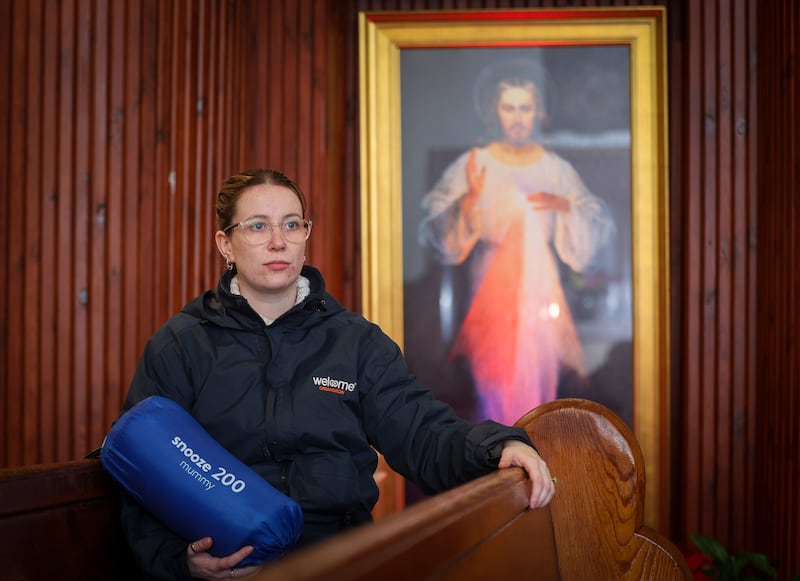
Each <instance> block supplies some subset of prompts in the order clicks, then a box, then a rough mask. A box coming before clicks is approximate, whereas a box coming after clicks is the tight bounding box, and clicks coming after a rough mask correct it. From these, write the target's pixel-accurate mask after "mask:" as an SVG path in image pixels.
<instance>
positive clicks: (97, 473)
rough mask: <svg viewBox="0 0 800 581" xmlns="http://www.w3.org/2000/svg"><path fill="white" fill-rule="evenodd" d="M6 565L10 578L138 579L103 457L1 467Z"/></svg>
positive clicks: (0, 551)
mask: <svg viewBox="0 0 800 581" xmlns="http://www.w3.org/2000/svg"><path fill="white" fill-rule="evenodd" d="M0 563H1V565H0V568H1V569H0V570H1V571H2V572H1V573H0V578H2V579H4V580H6V581H17V580H19V581H22V580H23V579H24V580H40V579H41V580H42V581H44V580H45V579H51V580H63V581H71V580H75V581H78V580H84V581H85V580H95V579H96V580H98V581H100V580H103V581H109V580H125V579H134V578H136V577H135V569H134V565H133V560H132V557H131V555H130V553H129V551H128V547H127V544H126V543H125V541H124V539H123V537H122V530H121V528H120V525H119V499H118V496H117V489H116V486H115V485H114V483H113V482H112V480H111V478H110V477H109V476H108V475H107V474H106V473H105V471H104V470H103V469H102V467H101V466H100V462H99V461H98V460H77V461H74V462H64V463H58V464H39V465H36V466H27V467H24V468H13V469H5V470H0Z"/></svg>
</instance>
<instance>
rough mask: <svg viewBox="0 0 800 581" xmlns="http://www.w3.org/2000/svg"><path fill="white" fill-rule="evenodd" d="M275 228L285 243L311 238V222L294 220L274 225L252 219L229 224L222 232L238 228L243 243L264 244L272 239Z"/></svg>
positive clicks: (259, 219)
mask: <svg viewBox="0 0 800 581" xmlns="http://www.w3.org/2000/svg"><path fill="white" fill-rule="evenodd" d="M276 227H278V231H279V232H280V233H281V237H282V238H283V239H284V240H285V241H286V242H292V243H300V242H304V241H305V240H308V237H309V236H311V220H296V219H294V218H292V219H290V220H286V221H285V222H277V223H275V224H272V223H270V222H267V221H266V220H262V219H261V218H253V219H251V220H245V221H244V222H238V223H236V224H231V225H230V226H228V227H227V228H225V230H223V232H229V231H230V230H233V229H234V228H239V230H241V232H242V236H243V237H244V239H245V242H247V243H249V244H264V243H265V242H268V241H269V240H270V239H272V229H273V228H276Z"/></svg>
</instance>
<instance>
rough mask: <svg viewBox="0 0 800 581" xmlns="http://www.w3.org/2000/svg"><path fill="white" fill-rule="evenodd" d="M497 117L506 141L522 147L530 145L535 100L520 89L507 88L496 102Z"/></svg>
mask: <svg viewBox="0 0 800 581" xmlns="http://www.w3.org/2000/svg"><path fill="white" fill-rule="evenodd" d="M497 115H498V116H499V117H500V125H501V126H502V128H503V134H504V135H505V138H506V141H508V142H509V143H511V144H512V145H516V146H522V145H526V144H528V143H530V141H531V136H532V135H533V129H534V127H535V124H536V99H535V98H534V96H533V95H532V94H531V92H530V91H529V90H527V89H524V88H522V87H509V88H507V89H505V90H503V92H502V93H500V98H499V99H498V100H497Z"/></svg>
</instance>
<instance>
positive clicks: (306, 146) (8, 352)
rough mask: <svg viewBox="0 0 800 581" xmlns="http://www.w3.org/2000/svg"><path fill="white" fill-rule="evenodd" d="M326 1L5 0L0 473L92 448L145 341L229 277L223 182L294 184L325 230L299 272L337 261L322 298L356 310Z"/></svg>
mask: <svg viewBox="0 0 800 581" xmlns="http://www.w3.org/2000/svg"><path fill="white" fill-rule="evenodd" d="M334 9H335V6H332V5H331V3H329V2H327V1H325V0H301V1H299V2H285V3H284V2H260V1H257V0H241V1H237V2H231V1H227V0H209V1H206V2H197V1H196V0H175V1H172V2H160V1H158V0H124V1H120V2H108V1H105V0H32V1H31V2H27V1H23V0H2V2H0V38H2V40H0V70H2V72H0V75H2V81H3V86H2V89H0V91H2V95H3V99H2V101H0V120H2V122H3V127H5V128H6V132H5V139H3V140H2V141H0V144H1V145H0V153H1V154H2V155H1V156H0V159H2V162H1V163H2V164H3V167H4V168H5V170H6V171H3V172H2V177H0V180H2V181H1V182H0V184H2V192H3V198H2V199H3V207H4V210H5V211H4V212H3V218H2V220H3V226H4V228H3V232H4V235H3V236H2V237H1V238H0V240H2V242H0V245H1V246H0V253H1V254H2V260H1V261H0V269H2V270H1V271H0V272H2V274H3V275H5V279H6V280H8V281H9V283H8V290H7V293H6V296H7V300H6V301H5V302H4V304H3V306H2V308H0V325H1V326H2V338H3V343H2V348H0V357H2V359H0V362H2V364H3V365H2V371H0V378H1V381H0V405H2V408H0V409H2V412H1V413H0V417H2V428H1V429H0V442H2V443H1V444H0V466H16V465H21V464H32V463H37V462H49V461H57V460H68V459H74V458H80V457H81V456H83V455H84V454H86V453H87V452H89V451H90V450H91V449H93V448H94V447H96V446H98V445H99V444H100V443H101V442H102V438H103V436H104V434H105V432H106V431H107V430H108V428H109V426H110V424H111V422H112V421H113V420H114V418H116V416H117V415H118V413H119V409H120V407H121V402H122V398H123V397H124V394H125V393H126V391H127V386H128V383H129V381H130V378H131V377H132V375H133V371H134V368H135V365H136V362H137V360H138V358H139V355H140V353H141V351H142V348H143V346H144V343H145V341H146V340H147V338H148V337H149V336H150V335H151V334H152V333H153V331H154V330H155V329H156V328H157V327H158V326H160V325H161V324H162V323H163V322H164V321H165V320H166V319H167V318H168V317H169V316H171V315H172V314H173V313H175V312H176V311H177V310H178V309H179V308H180V307H181V306H182V305H183V304H184V303H185V302H186V301H188V300H189V299H191V298H192V297H194V296H196V295H197V294H199V293H200V292H202V291H203V290H205V289H206V288H209V287H211V286H213V285H214V284H216V281H217V279H218V277H219V275H220V273H221V272H222V262H221V259H220V258H219V256H218V253H217V251H216V247H215V245H214V241H213V232H214V230H215V215H214V202H215V194H216V191H217V189H218V187H219V185H220V183H221V182H222V180H223V179H224V178H225V177H227V176H228V175H230V174H232V173H234V172H236V171H239V170H242V169H246V168H247V167H254V166H261V167H264V166H267V167H276V168H279V169H282V170H284V171H286V172H287V173H288V174H289V175H290V176H291V177H293V178H295V179H296V180H297V181H298V182H299V183H300V185H301V187H303V188H304V189H305V190H306V192H307V194H308V196H309V198H310V205H311V209H312V212H318V214H317V215H318V216H319V217H320V218H322V219H320V220H318V226H317V227H315V229H314V236H313V237H312V240H311V244H310V254H311V256H310V262H313V263H314V264H316V265H318V266H320V267H322V268H323V270H325V265H326V263H333V264H335V265H336V268H333V269H327V270H328V271H330V272H331V274H330V275H329V284H330V288H331V290H332V291H333V292H334V293H336V294H338V295H339V296H343V301H344V302H345V303H346V304H347V301H348V300H349V301H350V305H351V306H354V305H353V302H354V300H355V295H354V288H355V286H354V284H353V283H352V279H353V274H352V271H353V269H354V267H355V266H354V265H355V264H357V261H356V260H355V252H356V249H355V245H354V244H353V241H354V240H355V237H354V236H355V234H354V233H355V232H356V230H355V228H354V227H353V223H352V218H351V223H350V224H347V223H346V218H345V212H344V210H345V209H346V208H349V209H350V212H349V215H351V216H354V215H355V211H354V207H353V203H354V202H353V199H354V198H353V197H352V196H347V198H348V200H347V201H346V202H344V201H343V200H344V198H345V196H344V195H343V192H342V187H341V185H340V183H339V181H341V180H342V179H343V178H342V176H343V175H344V169H343V163H342V159H341V156H342V151H343V148H342V146H341V145H339V144H340V143H342V142H343V139H342V133H343V131H344V121H343V120H344V119H345V115H344V113H343V108H344V106H345V102H344V99H343V98H342V96H341V95H342V93H341V91H342V89H341V88H339V87H343V84H342V83H341V79H340V77H341V71H342V70H343V66H342V64H341V51H337V50H331V45H332V44H335V43H338V44H341V36H342V34H343V28H342V27H341V26H340V25H338V24H337V22H338V21H337V19H338V18H340V16H338V14H340V13H339V12H337V11H335V10H334ZM337 56H338V57H339V60H338V61H337V60H335V59H336V58H337ZM331 87H334V91H331ZM329 91H331V92H336V94H337V95H338V96H337V98H336V99H332V100H330V102H332V103H333V105H331V104H330V103H329V99H328V93H329ZM337 107H338V108H337ZM330 118H333V119H334V121H330ZM332 168H337V169H336V170H335V171H332ZM331 176H333V178H334V179H333V180H332V179H331ZM337 180H338V181H337ZM312 217H313V216H312ZM346 242H349V243H350V246H349V247H345V243H346ZM346 276H347V277H349V278H350V279H351V282H349V283H347V282H346V281H345V277H346Z"/></svg>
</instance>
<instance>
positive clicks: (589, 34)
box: [359, 7, 671, 531]
mask: <svg viewBox="0 0 800 581" xmlns="http://www.w3.org/2000/svg"><path fill="white" fill-rule="evenodd" d="M665 39H666V21H665V10H664V9H663V8H660V7H653V8H649V7H648V8H643V7H637V8H603V9H593V8H585V9H551V10H538V9H515V10H491V11H490V10H475V11H472V10H470V11H463V10H461V11H433V12H428V11H425V12H420V11H415V12H375V13H361V14H360V15H359V49H360V50H359V68H360V99H361V101H360V138H361V154H360V155H361V167H360V171H361V204H362V206H361V240H362V280H363V294H362V299H363V312H364V315H365V316H366V317H367V318H368V319H370V320H372V321H374V322H375V323H377V324H379V325H380V326H381V327H382V328H383V329H384V331H386V332H387V333H388V334H389V335H390V336H391V337H392V338H393V339H394V340H395V341H396V342H397V343H398V344H399V345H400V346H401V347H404V341H405V335H406V323H405V321H406V318H405V315H404V304H405V303H404V300H405V297H404V292H405V291H404V287H405V284H406V275H405V274H404V269H406V266H405V265H404V247H405V249H406V254H408V252H407V251H408V249H410V248H412V247H411V246H410V245H411V244H413V241H412V238H413V235H412V232H413V229H412V228H411V227H410V226H411V225H409V224H405V225H404V216H405V215H406V214H407V213H408V211H409V210H408V208H407V207H406V206H408V207H411V206H412V205H413V204H412V203H411V202H410V201H409V200H407V199H404V187H406V188H410V187H411V186H410V185H409V182H410V181H411V180H410V176H407V175H406V173H408V172H406V171H405V170H404V165H403V164H404V160H403V152H404V151H406V149H405V148H404V144H405V142H404V139H408V135H409V131H408V130H407V131H406V133H405V135H404V128H406V129H408V128H409V127H412V128H416V127H418V126H425V125H426V123H427V124H430V120H429V119H428V120H424V119H421V120H420V122H419V123H411V121H410V119H409V114H406V118H405V119H404V118H403V115H404V113H403V112H404V101H403V99H404V97H403V95H404V94H407V91H406V90H405V89H406V87H407V86H409V85H410V84H413V82H414V75H413V74H408V72H407V71H403V70H402V66H403V65H402V63H403V62H406V61H409V60H410V58H409V57H410V56H411V55H418V54H422V53H419V51H442V50H446V51H450V54H458V55H462V54H479V55H480V54H483V53H479V52H470V53H466V52H463V53H462V52H461V51H484V50H491V49H513V50H517V51H519V50H528V49H539V50H544V51H545V54H547V53H546V51H548V50H550V51H551V52H554V49H560V48H565V47H566V48H573V49H576V50H588V49H589V48H593V47H601V48H600V49H597V50H595V51H594V52H595V53H597V54H600V55H602V54H603V50H604V49H603V47H617V49H621V50H624V51H625V54H626V55H627V57H626V58H627V61H625V62H626V64H625V67H626V69H627V79H628V87H627V89H625V88H623V90H625V91H627V96H628V98H629V115H630V116H629V139H630V141H629V146H628V150H627V151H628V154H629V176H628V177H629V188H630V191H629V201H630V203H629V208H628V213H627V214H625V216H626V218H625V220H623V221H622V222H625V221H627V220H629V232H628V235H629V243H630V248H629V252H630V254H629V256H628V258H629V261H630V264H629V267H630V270H629V274H630V278H629V283H628V284H629V290H630V296H631V298H630V320H631V323H630V327H631V336H632V338H631V347H632V349H631V355H630V359H631V369H630V382H631V391H632V393H631V400H632V404H631V405H632V410H631V418H630V421H631V423H632V428H633V431H634V433H635V435H636V437H637V439H638V441H639V444H640V446H641V448H642V451H643V454H644V458H645V462H646V478H647V488H646V495H647V497H646V501H645V522H646V524H648V526H651V527H653V528H656V529H659V530H662V531H666V530H667V529H668V526H669V505H670V498H669V482H670V461H669V459H670V440H671V438H670V433H669V426H670V421H669V405H670V397H669V385H670V377H669V369H670V365H669V361H670V356H669V342H670V339H669V335H670V329H669V257H668V246H669V245H668V239H669V232H668V223H669V220H668V183H667V179H668V175H667V105H666V103H667V84H666V76H667V68H666V40H665ZM593 50H594V48H593ZM439 54H440V53H439V52H429V53H426V55H429V56H437V57H438V56H439ZM537 54H538V53H537ZM576 54H582V53H576ZM615 54H616V53H615ZM442 58H443V57H442ZM453 68H455V67H453ZM440 70H441V74H442V75H443V76H447V75H449V74H450V73H451V70H450V67H449V66H448V67H442V68H441V69H440ZM412 73H413V70H412ZM423 88H424V87H423ZM586 92H587V91H579V92H578V93H580V94H584V93H586ZM435 98H436V95H429V96H426V97H425V100H427V102H431V100H432V99H435ZM467 99H469V98H468V97H467ZM600 100H602V99H600ZM586 103H589V105H588V107H589V108H591V107H593V105H592V102H591V101H587V100H586V99H584V101H583V104H586ZM434 131H435V129H434ZM420 173H424V172H420ZM415 175H416V172H415ZM419 189H420V188H419V187H415V189H414V191H415V195H416V191H417V190H419ZM409 197H410V194H408V193H406V196H405V198H409ZM414 204H416V200H415V202H414ZM627 226H628V225H626V224H623V228H625V227H627ZM406 259H407V257H406ZM404 349H405V347H404ZM413 371H414V369H413V368H412V372H413Z"/></svg>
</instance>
